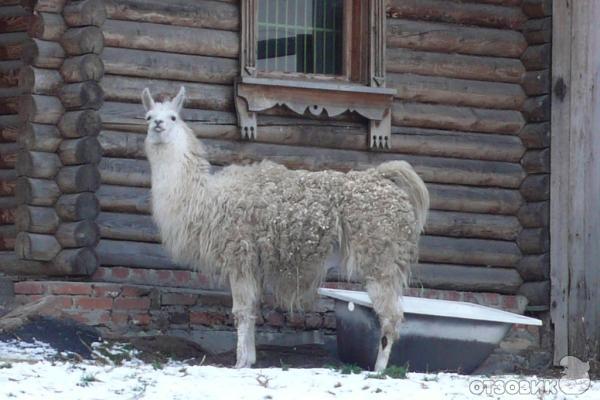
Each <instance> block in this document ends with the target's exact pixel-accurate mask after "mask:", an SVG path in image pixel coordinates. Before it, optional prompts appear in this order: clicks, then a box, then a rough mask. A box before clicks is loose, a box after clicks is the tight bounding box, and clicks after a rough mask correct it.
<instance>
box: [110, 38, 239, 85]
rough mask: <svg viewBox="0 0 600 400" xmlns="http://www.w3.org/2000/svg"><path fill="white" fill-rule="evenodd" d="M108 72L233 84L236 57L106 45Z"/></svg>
mask: <svg viewBox="0 0 600 400" xmlns="http://www.w3.org/2000/svg"><path fill="white" fill-rule="evenodd" d="M102 58H103V60H104V68H105V71H106V73H110V74H115V75H127V76H137V77H145V78H156V79H173V80H182V81H192V82H204V83H225V84H232V83H233V79H234V78H235V77H236V76H237V75H238V73H239V72H238V71H239V65H238V62H237V60H233V59H228V58H217V57H205V56H192V55H182V54H169V53H164V52H162V53H161V52H154V51H143V50H131V49H119V48H114V47H107V48H105V49H104V53H103V54H102Z"/></svg>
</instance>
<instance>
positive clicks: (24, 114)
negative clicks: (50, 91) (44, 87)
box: [19, 94, 65, 124]
mask: <svg viewBox="0 0 600 400" xmlns="http://www.w3.org/2000/svg"><path fill="white" fill-rule="evenodd" d="M19 110H20V116H21V120H22V121H23V122H34V123H38V124H56V123H58V121H59V120H60V117H61V116H62V115H63V113H64V111H65V110H64V108H63V106H62V103H61V102H60V100H59V98H58V97H54V96H42V95H37V94H33V95H22V96H21V97H20V100H19Z"/></svg>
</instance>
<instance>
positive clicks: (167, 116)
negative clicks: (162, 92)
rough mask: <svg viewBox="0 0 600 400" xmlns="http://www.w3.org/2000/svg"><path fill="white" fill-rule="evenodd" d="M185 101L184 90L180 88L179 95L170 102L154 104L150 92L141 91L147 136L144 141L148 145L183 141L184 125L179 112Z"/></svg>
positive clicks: (146, 89)
mask: <svg viewBox="0 0 600 400" xmlns="http://www.w3.org/2000/svg"><path fill="white" fill-rule="evenodd" d="M184 101H185V88H184V87H183V86H182V87H181V89H179V93H177V96H175V97H174V98H173V99H172V100H165V101H162V102H158V101H157V102H155V101H154V99H153V98H152V95H151V94H150V90H148V88H145V89H144V90H143V91H142V104H143V105H144V109H145V110H146V121H147V122H148V136H147V137H146V141H148V142H149V143H150V144H154V145H161V144H172V143H175V142H177V141H181V140H183V139H184V138H183V131H184V130H183V129H182V128H184V127H185V123H184V122H183V120H182V119H181V116H180V112H181V109H182V107H183V103H184Z"/></svg>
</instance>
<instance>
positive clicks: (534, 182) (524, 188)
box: [519, 174, 550, 201]
mask: <svg viewBox="0 0 600 400" xmlns="http://www.w3.org/2000/svg"><path fill="white" fill-rule="evenodd" d="M519 191H520V192H521V195H522V196H523V198H524V199H525V200H527V201H544V200H549V199H550V175H548V174H538V175H529V176H528V177H527V178H525V179H524V180H523V183H522V184H521V187H520V189H519Z"/></svg>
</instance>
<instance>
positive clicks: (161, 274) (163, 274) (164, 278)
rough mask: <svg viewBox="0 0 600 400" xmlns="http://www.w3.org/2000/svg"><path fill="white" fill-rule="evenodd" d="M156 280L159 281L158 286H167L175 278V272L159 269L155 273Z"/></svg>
mask: <svg viewBox="0 0 600 400" xmlns="http://www.w3.org/2000/svg"><path fill="white" fill-rule="evenodd" d="M154 273H155V274H156V278H157V279H158V282H157V284H163V285H164V284H167V283H169V281H170V280H171V279H172V278H173V271H169V270H166V269H157V270H155V271H154Z"/></svg>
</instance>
